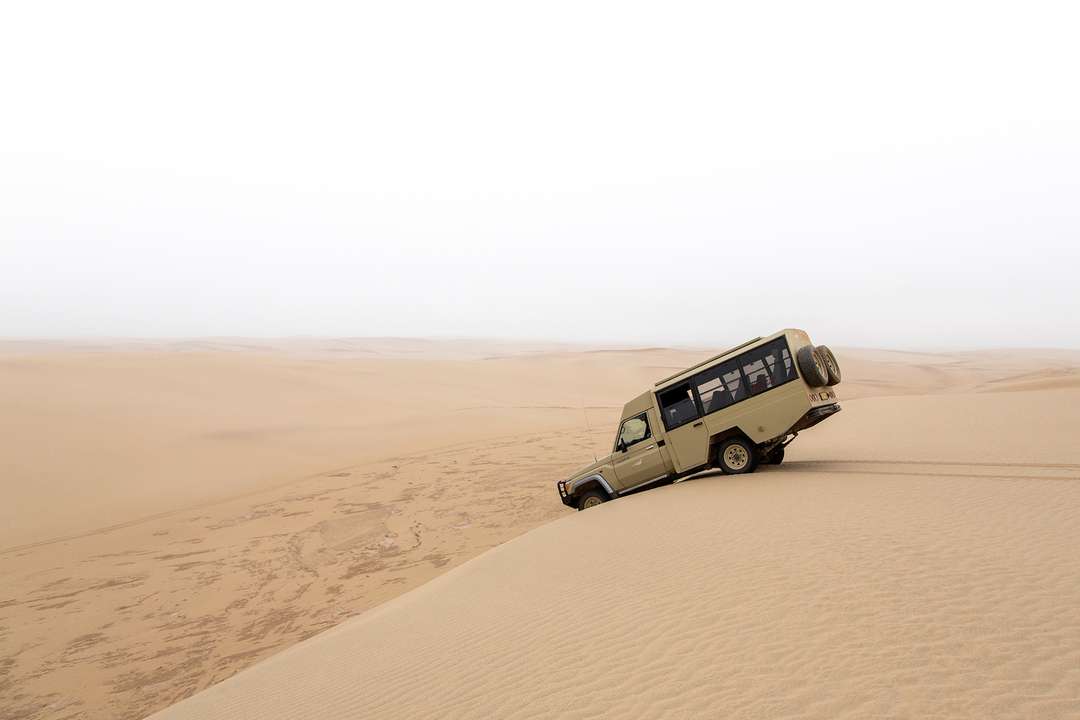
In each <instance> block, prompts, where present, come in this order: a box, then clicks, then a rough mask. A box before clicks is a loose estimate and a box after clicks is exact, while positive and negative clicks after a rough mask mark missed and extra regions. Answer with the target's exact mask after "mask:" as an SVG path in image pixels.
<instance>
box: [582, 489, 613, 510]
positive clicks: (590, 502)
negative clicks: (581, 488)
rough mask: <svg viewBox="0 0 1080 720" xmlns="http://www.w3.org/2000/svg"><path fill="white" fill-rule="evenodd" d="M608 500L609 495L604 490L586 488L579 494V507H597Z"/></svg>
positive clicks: (584, 508)
mask: <svg viewBox="0 0 1080 720" xmlns="http://www.w3.org/2000/svg"><path fill="white" fill-rule="evenodd" d="M598 500H599V502H597V501H598ZM607 501H608V496H607V495H606V494H605V493H604V491H603V490H586V491H585V492H583V493H581V495H579V496H578V499H577V509H578V510H579V511H580V510H587V509H588V508H591V507H596V506H597V505H599V504H600V503H605V502H607Z"/></svg>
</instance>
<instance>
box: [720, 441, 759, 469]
mask: <svg viewBox="0 0 1080 720" xmlns="http://www.w3.org/2000/svg"><path fill="white" fill-rule="evenodd" d="M756 466H757V455H756V454H755V453H754V448H753V446H752V445H751V444H750V443H749V442H747V441H746V440H743V439H742V438H738V437H735V438H731V439H730V440H725V441H724V443H723V444H722V445H721V446H720V449H719V450H717V451H716V467H718V468H720V470H721V471H722V472H723V473H724V474H725V475H741V474H742V473H748V472H754V468H755V467H756Z"/></svg>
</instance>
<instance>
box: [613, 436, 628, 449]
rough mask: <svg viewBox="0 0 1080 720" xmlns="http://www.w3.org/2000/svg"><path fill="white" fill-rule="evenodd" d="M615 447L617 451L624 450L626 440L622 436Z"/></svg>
mask: <svg viewBox="0 0 1080 720" xmlns="http://www.w3.org/2000/svg"><path fill="white" fill-rule="evenodd" d="M615 447H616V448H618V450H619V452H626V442H625V441H624V440H623V439H622V438H619V442H618V444H616V445H615Z"/></svg>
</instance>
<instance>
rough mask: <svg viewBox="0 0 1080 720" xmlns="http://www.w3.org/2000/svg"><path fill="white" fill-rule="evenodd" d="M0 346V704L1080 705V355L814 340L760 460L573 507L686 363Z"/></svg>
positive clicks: (63, 709) (454, 347) (562, 354)
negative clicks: (804, 376) (784, 438)
mask: <svg viewBox="0 0 1080 720" xmlns="http://www.w3.org/2000/svg"><path fill="white" fill-rule="evenodd" d="M215 343H217V344H215ZM0 350H2V352H0V432H2V433H3V437H4V438H5V441H4V446H3V447H4V454H3V458H2V463H3V471H4V472H3V475H2V480H0V482H2V483H3V486H2V490H3V492H4V496H5V498H7V499H10V502H6V503H3V504H0V521H2V522H0V547H2V548H3V550H2V551H0V576H2V577H3V578H4V583H3V587H2V588H0V643H2V644H0V718H16V717H18V718H24V717H25V718H65V717H68V718H139V717H143V716H145V715H147V714H149V713H152V712H154V711H155V710H161V709H162V708H166V707H167V706H170V705H172V704H173V703H177V702H179V704H176V705H173V706H172V707H168V709H166V710H162V711H161V712H160V714H159V715H156V716H155V717H161V718H173V719H184V720H186V719H189V718H190V719H194V718H248V717H250V718H260V719H264V718H270V719H271V720H272V719H273V718H296V717H319V718H345V717H349V718H359V717H364V718H368V717H387V718H404V717H408V718H414V717H415V718H422V717H431V718H435V717H439V718H441V717H462V718H465V717H485V718H492V717H498V718H502V717H508V718H510V717H521V718H526V717H536V718H546V717H555V716H558V717H599V716H607V717H620V718H623V717H629V718H634V717H640V718H653V717H746V718H760V717H803V718H833V717H852V718H861V717H883V716H885V717H927V716H934V717H971V718H976V717H980V718H981V717H1038V718H1059V717H1060V718H1064V717H1075V716H1076V712H1075V711H1076V708H1077V707H1080V620H1077V619H1075V618H1076V617H1077V615H1076V613H1075V608H1076V607H1078V606H1080V583H1078V582H1077V581H1076V578H1077V577H1080V561H1078V559H1077V557H1080V554H1078V553H1076V548H1077V547H1080V513H1077V512H1076V508H1077V507H1080V505H1078V501H1080V443H1077V442H1076V437H1078V436H1080V402H1078V401H1080V388H1078V387H1077V384H1076V377H1077V368H1078V367H1080V354H1078V353H1074V352H1071V351H1054V350H1032V351H994V352H989V353H952V354H940V353H930V354H928V353H894V352H888V351H866V350H850V349H848V350H840V351H839V353H838V354H839V355H840V359H841V362H842V363H843V365H844V370H845V381H844V383H843V384H841V386H840V388H839V389H840V396H841V399H842V401H843V403H844V412H843V413H841V414H840V415H838V416H837V417H836V418H834V419H831V420H830V421H829V422H827V423H824V424H823V425H822V426H820V427H819V428H815V429H814V430H813V431H811V432H808V433H806V434H805V435H804V436H803V437H800V439H799V440H798V441H797V442H796V443H795V444H793V445H792V446H791V448H790V450H789V455H788V461H786V462H785V464H784V465H782V466H780V467H771V468H767V469H764V470H763V471H761V472H758V473H755V474H753V475H750V476H743V477H726V476H721V475H715V474H706V475H703V476H699V477H697V478H694V479H691V480H688V481H684V482H682V483H680V484H677V485H674V486H671V487H667V488H661V489H658V490H654V491H650V492H646V493H642V494H640V495H636V496H633V497H629V498H624V499H622V500H619V501H617V502H614V503H609V504H606V505H604V506H601V507H600V508H597V509H594V510H590V511H588V512H586V513H573V512H570V511H568V510H566V509H565V508H564V507H563V506H562V505H561V504H560V503H559V502H558V499H557V498H556V496H555V493H554V490H553V483H554V480H556V479H557V478H559V477H562V476H565V475H566V474H567V473H569V472H570V471H571V470H572V469H573V468H574V467H576V466H577V465H579V464H581V463H583V462H584V461H587V460H590V459H591V457H592V454H593V453H594V452H596V453H600V452H605V453H606V452H608V451H609V449H610V448H609V446H610V443H611V435H612V434H613V430H614V423H615V419H616V417H617V415H618V412H619V409H620V407H621V404H622V402H623V401H625V400H626V399H627V398H628V397H630V396H632V395H633V394H635V393H636V392H640V389H641V388H642V387H644V386H647V385H648V384H650V383H651V382H652V381H654V380H656V379H658V378H659V377H662V376H664V375H666V374H669V373H670V372H672V371H674V370H676V369H678V368H680V367H684V366H686V365H689V364H691V363H693V362H696V361H698V360H700V359H703V358H704V357H706V356H707V355H708V354H709V352H708V351H692V350H670V349H663V348H656V349H646V350H634V349H621V348H605V349H599V351H596V350H597V349H596V348H573V347H568V346H548V347H544V346H527V347H526V346H514V345H513V344H508V343H492V344H490V345H487V346H485V345H483V344H479V343H469V342H468V341H461V342H457V341H455V342H449V343H438V342H433V343H426V342H413V341H405V340H393V339H387V340H379V341H372V342H371V343H369V344H365V342H364V341H361V340H342V341H302V342H301V341H298V342H297V344H295V345H293V344H289V343H284V344H272V343H271V344H269V345H268V344H267V343H261V342H255V343H252V342H249V341H246V340H236V341H233V340H229V341H213V342H212V343H209V344H207V343H203V342H202V341H200V342H199V343H194V344H176V345H175V346H170V347H164V346H161V345H156V344H153V343H149V344H138V346H137V347H136V346H135V345H133V344H131V343H116V344H105V345H102V346H100V347H95V348H93V349H88V348H87V347H85V346H67V345H64V346H58V345H52V346H40V345H39V346H29V345H27V344H20V345H13V344H5V345H4V347H3V348H0ZM552 521H555V522H552ZM350 618H351V619H350ZM321 631H322V632H321ZM316 633H319V634H318V635H315V634H316ZM313 635H315V636H314V637H312V636H313ZM260 660H263V661H262V662H259V661H260ZM245 668H246V669H245ZM237 673H239V674H237ZM222 681H224V682H222ZM206 688H209V689H206ZM199 691H203V692H199ZM185 698H187V699H185Z"/></svg>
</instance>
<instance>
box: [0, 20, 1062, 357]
mask: <svg viewBox="0 0 1080 720" xmlns="http://www.w3.org/2000/svg"><path fill="white" fill-rule="evenodd" d="M1075 8H1077V6H1076V4H1075V3H1069V2H1063V3H1056V4H1055V3H1040V2H1029V1H1025V2H1015V3H1002V4H996V3H988V2H971V3H949V2H940V1H939V2H929V3H919V2H904V3H889V4H885V3H868V2H853V3H807V2H799V3H747V2H739V3H729V4H721V3H715V2H709V3H700V4H684V3H675V2H664V3H654V4H637V3H630V2H606V3H589V2H581V1H577V2H571V3H555V2H544V3H528V4H526V3H513V2H506V1H505V0H504V1H503V2H493V3H466V2H437V3H414V2H372V3H355V2H350V3H340V4H331V3H316V2H303V3H300V2H296V3H291V4H277V3H267V2H259V3H254V2H253V3H237V2H221V1H220V0H219V1H215V2H208V3H198V2H185V3H151V2H132V3H111V2H89V3H87V2H76V3H54V2H42V1H39V2H23V3H7V4H5V5H4V7H3V9H2V10H0V336H37V337H42V336H49V337H56V336H93V335H112V336H116V335H125V336H131V335H139V336H172V335H182V336H191V335H199V336H204V335H294V334H305V335H467V336H477V335H479V336H502V337H523V338H550V339H565V340H585V341H589V340H601V341H630V342H673V343H693V344H713V343H724V342H728V341H730V340H738V339H741V338H742V337H743V336H749V335H756V334H761V333H764V332H768V331H771V330H773V329H775V328H777V327H781V326H800V327H805V328H807V329H808V330H810V332H811V335H812V336H813V337H814V338H815V339H816V340H818V341H822V342H826V341H827V342H830V343H833V344H838V345H841V344H863V345H880V346H888V347H903V346H917V347H932V346H946V347H956V346H982V345H1053V346H1069V347H1080V319H1078V318H1080V289H1078V279H1080V93H1078V92H1077V82H1078V81H1077V77H1078V74H1080V43H1078V42H1077V40H1076V34H1077V28H1078V27H1080V22H1078V21H1080V11H1078V10H1077V9H1075Z"/></svg>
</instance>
